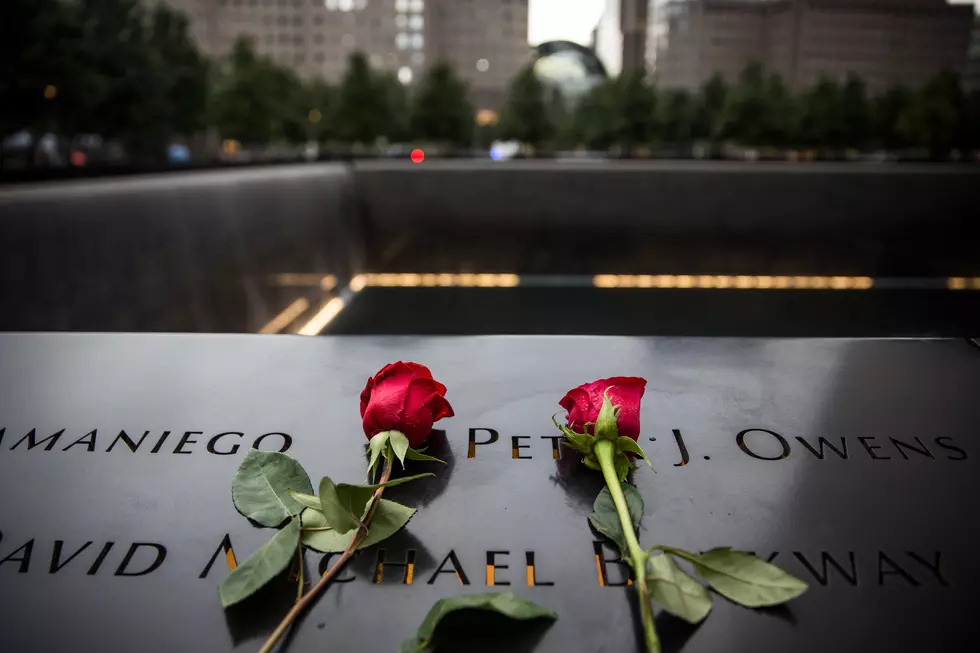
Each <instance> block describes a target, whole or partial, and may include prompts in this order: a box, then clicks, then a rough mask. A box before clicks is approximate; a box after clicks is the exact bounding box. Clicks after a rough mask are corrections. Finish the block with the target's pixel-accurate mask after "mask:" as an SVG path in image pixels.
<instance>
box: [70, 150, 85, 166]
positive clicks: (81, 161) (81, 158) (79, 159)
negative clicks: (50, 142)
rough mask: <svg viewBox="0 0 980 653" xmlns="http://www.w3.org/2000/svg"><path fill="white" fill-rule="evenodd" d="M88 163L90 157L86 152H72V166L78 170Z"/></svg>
mask: <svg viewBox="0 0 980 653" xmlns="http://www.w3.org/2000/svg"><path fill="white" fill-rule="evenodd" d="M86 163H88V157H87V156H86V155H85V152H78V151H75V152H72V153H71V164H72V165H73V166H75V167H76V168H84V167H85V164H86Z"/></svg>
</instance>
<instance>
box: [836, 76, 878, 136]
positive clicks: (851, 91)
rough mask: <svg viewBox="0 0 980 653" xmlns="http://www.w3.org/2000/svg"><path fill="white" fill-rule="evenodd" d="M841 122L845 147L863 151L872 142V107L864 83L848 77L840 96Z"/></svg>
mask: <svg viewBox="0 0 980 653" xmlns="http://www.w3.org/2000/svg"><path fill="white" fill-rule="evenodd" d="M840 120H841V136H842V138H843V142H842V144H843V146H844V147H851V148H857V149H862V148H864V147H866V146H867V145H868V142H869V141H870V140H871V135H872V130H871V107H870V105H869V103H868V96H867V89H866V87H865V85H864V81H863V80H862V79H861V78H860V77H858V76H857V75H855V74H853V73H849V74H848V75H847V79H846V80H845V82H844V87H843V88H842V89H841V94H840Z"/></svg>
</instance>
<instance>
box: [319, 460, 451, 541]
mask: <svg viewBox="0 0 980 653" xmlns="http://www.w3.org/2000/svg"><path fill="white" fill-rule="evenodd" d="M426 476H435V475H434V474H430V473H425V474H416V475H415V476H405V477H402V478H397V479H394V480H392V481H388V482H386V483H379V484H377V485H349V484H347V483H337V484H334V482H333V481H332V480H330V477H329V476H324V477H323V478H322V479H320V512H322V513H323V514H324V515H325V516H326V518H327V525H328V526H330V527H331V528H333V529H334V530H336V531H337V532H338V533H341V534H343V533H346V532H348V531H351V530H354V529H356V528H357V527H358V526H360V525H361V517H362V516H363V515H364V514H365V513H366V512H367V509H368V506H369V505H370V503H369V502H370V501H371V498H372V497H373V496H374V492H375V490H377V489H378V488H382V487H392V486H395V485H401V484H402V483H408V482H409V481H414V480H416V479H420V478H424V477H426ZM372 528H373V527H372Z"/></svg>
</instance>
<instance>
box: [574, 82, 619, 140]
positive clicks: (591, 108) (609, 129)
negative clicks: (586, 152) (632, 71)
mask: <svg viewBox="0 0 980 653" xmlns="http://www.w3.org/2000/svg"><path fill="white" fill-rule="evenodd" d="M615 89H616V85H615V82H614V81H604V82H602V83H601V84H597V85H596V86H594V87H592V88H591V89H590V90H589V91H588V92H587V93H586V94H585V95H584V96H582V97H581V98H580V99H579V101H578V102H577V103H576V104H575V107H574V108H573V109H572V113H571V117H570V119H569V121H568V127H567V132H568V140H570V141H572V142H574V143H576V144H581V145H584V146H586V147H587V148H588V149H590V150H600V151H606V150H608V149H609V148H610V147H612V145H613V143H615V142H616V138H617V133H616V124H617V120H618V118H617V112H618V107H617V104H616V97H617V95H616V92H615Z"/></svg>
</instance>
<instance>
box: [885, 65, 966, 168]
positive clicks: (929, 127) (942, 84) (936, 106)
mask: <svg viewBox="0 0 980 653" xmlns="http://www.w3.org/2000/svg"><path fill="white" fill-rule="evenodd" d="M965 115H967V102H966V96H965V94H964V93H963V90H962V89H961V88H960V83H959V78H958V77H957V76H956V74H954V73H951V72H943V73H939V74H938V75H936V76H935V77H933V78H932V79H930V80H929V81H928V82H926V83H925V85H924V86H923V87H922V88H921V89H919V91H918V92H917V93H916V94H915V96H914V97H913V99H912V103H911V104H910V105H909V107H908V108H907V109H906V110H905V112H904V113H903V114H902V115H901V117H900V118H899V131H900V132H901V133H902V135H903V136H904V137H905V138H907V139H909V140H910V141H911V142H912V143H914V144H916V145H919V146H920V147H924V148H926V149H928V150H929V154H930V156H932V157H933V158H937V159H939V158H945V157H946V156H947V155H948V154H949V152H950V150H952V149H953V148H954V147H956V146H957V145H958V143H959V142H961V141H962V140H963V134H964V133H965V129H964V118H963V116H965Z"/></svg>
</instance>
